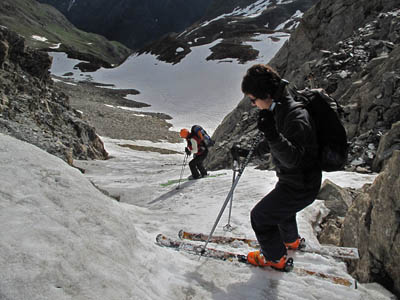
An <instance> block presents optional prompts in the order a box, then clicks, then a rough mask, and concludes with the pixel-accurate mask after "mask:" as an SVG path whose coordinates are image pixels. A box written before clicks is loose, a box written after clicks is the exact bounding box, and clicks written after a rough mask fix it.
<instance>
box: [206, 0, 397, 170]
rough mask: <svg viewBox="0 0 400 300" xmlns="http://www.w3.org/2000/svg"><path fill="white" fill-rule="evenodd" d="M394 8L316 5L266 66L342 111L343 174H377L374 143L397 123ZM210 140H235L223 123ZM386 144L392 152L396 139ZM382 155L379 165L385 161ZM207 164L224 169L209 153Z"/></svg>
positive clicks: (377, 3) (386, 3)
mask: <svg viewBox="0 0 400 300" xmlns="http://www.w3.org/2000/svg"><path fill="white" fill-rule="evenodd" d="M396 4H397V6H398V3H396V1H384V3H381V1H362V3H358V2H357V4H352V3H351V4H349V3H348V1H320V2H318V3H317V4H316V5H315V6H313V7H312V8H311V9H310V10H309V11H308V12H307V13H306V14H305V15H304V18H303V20H302V21H301V23H300V25H299V26H298V28H297V29H296V30H295V32H294V33H293V34H292V35H291V37H290V39H289V41H288V42H287V43H285V45H284V46H283V47H282V48H281V49H280V51H279V52H278V53H277V55H276V56H275V57H274V58H273V59H272V60H271V62H270V64H271V65H272V66H274V67H275V68H276V69H277V70H278V71H279V73H280V74H282V77H284V78H286V79H288V80H289V81H290V82H291V83H292V84H295V85H296V86H297V87H298V88H304V87H322V88H324V89H326V90H327V91H328V92H329V93H330V94H331V95H333V96H334V97H335V98H336V99H337V100H338V101H339V103H340V104H341V105H342V106H343V108H344V110H345V120H344V122H345V127H346V130H347V133H348V137H349V141H350V142H351V150H350V155H349V162H348V165H347V169H348V170H357V171H371V169H372V165H374V167H373V170H374V171H379V170H380V167H381V166H382V165H383V163H384V162H382V161H380V160H381V159H383V158H382V156H381V157H380V158H379V159H378V160H377V161H376V160H375V158H376V153H377V149H378V147H379V142H380V140H381V139H380V137H381V136H382V135H383V134H385V133H386V132H388V131H389V130H391V128H392V124H394V123H395V122H397V121H399V120H400V97H399V95H400V80H399V79H400V73H399V70H400V65H399V64H400V47H399V45H400V36H399V32H400V30H399V28H400V9H399V8H398V7H397V8H396ZM343 24H346V26H343ZM347 24H348V25H347ZM339 29H340V30H339ZM245 112H246V113H247V111H245ZM227 118H228V117H227ZM230 118H233V119H232V120H229V121H227V120H225V122H229V123H238V122H239V121H240V118H241V115H240V114H239V113H234V114H231V115H230ZM247 130H248V129H247V128H243V130H242V133H244V132H246V131H247ZM393 132H395V131H393ZM215 134H216V136H221V137H224V136H229V139H230V140H231V141H233V142H234V141H235V140H239V139H240V136H236V137H233V136H232V135H231V134H230V132H229V131H227V129H226V128H225V123H222V124H221V125H220V127H219V128H217V130H216V132H215ZM391 139H392V145H391V146H393V145H395V144H396V142H395V140H396V138H393V137H392V138H391ZM217 142H222V141H218V139H217ZM395 147H398V146H395ZM385 155H386V156H384V157H385V158H384V160H386V159H388V158H389V156H388V155H387V154H386V153H385ZM374 161H376V162H375V164H374ZM208 163H209V164H210V166H213V167H215V168H218V166H220V167H223V166H224V160H221V161H219V159H218V158H217V157H214V156H213V154H212V153H211V154H210V159H209V161H208Z"/></svg>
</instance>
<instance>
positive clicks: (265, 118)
mask: <svg viewBox="0 0 400 300" xmlns="http://www.w3.org/2000/svg"><path fill="white" fill-rule="evenodd" d="M257 127H258V129H259V130H260V131H262V132H264V135H265V138H266V139H267V140H268V141H272V140H274V139H276V138H277V137H278V136H279V134H278V131H277V130H276V126H275V119H274V114H273V113H272V111H269V110H268V109H262V110H260V112H259V114H258V122H257Z"/></svg>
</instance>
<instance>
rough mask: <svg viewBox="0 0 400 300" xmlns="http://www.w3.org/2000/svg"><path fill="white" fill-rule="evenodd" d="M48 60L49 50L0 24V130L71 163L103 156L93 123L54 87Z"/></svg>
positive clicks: (102, 148)
mask: <svg viewBox="0 0 400 300" xmlns="http://www.w3.org/2000/svg"><path fill="white" fill-rule="evenodd" d="M51 63H52V60H51V58H50V57H49V56H48V55H47V53H45V52H39V51H34V50H32V49H30V48H28V47H26V43H25V39H24V38H23V37H21V36H20V35H18V34H16V33H14V32H11V31H9V30H8V29H6V28H4V27H0V132H1V133H4V134H7V135H11V136H14V137H16V138H18V139H20V140H23V141H26V142H29V143H31V144H34V145H36V146H38V147H39V148H42V149H44V150H46V151H47V152H49V153H51V154H54V155H56V156H58V157H60V158H62V159H64V160H65V161H67V162H68V163H70V164H72V161H73V159H74V158H79V159H95V158H96V159H105V158H106V157H107V156H108V154H107V152H106V151H105V149H104V146H103V142H102V141H101V140H100V138H99V137H98V136H97V134H96V131H95V129H94V128H93V127H92V126H90V125H89V124H87V123H85V122H84V121H83V120H82V119H81V117H80V113H79V112H78V111H76V110H73V109H72V108H71V107H70V104H69V99H68V97H67V96H66V95H65V94H64V93H60V92H58V91H56V90H55V89H54V88H53V82H52V80H51V79H50V76H49V71H48V70H49V68H50V66H51ZM27 155H29V154H27Z"/></svg>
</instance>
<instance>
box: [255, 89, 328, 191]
mask: <svg viewBox="0 0 400 300" xmlns="http://www.w3.org/2000/svg"><path fill="white" fill-rule="evenodd" d="M275 101H276V102H275V103H276V106H275V108H274V110H273V114H274V118H275V124H276V129H277V131H278V133H279V136H278V138H276V139H274V140H272V141H267V140H264V141H262V142H261V143H260V144H259V145H258V147H257V149H256V152H257V153H258V154H262V153H267V152H270V153H271V155H272V160H273V163H274V165H275V166H276V172H277V176H278V178H279V182H280V183H282V184H288V185H289V187H293V188H299V189H309V188H312V187H315V186H316V185H319V184H320V180H321V168H320V167H319V161H318V143H317V138H316V130H315V125H314V122H313V120H312V119H311V117H310V115H309V113H308V111H307V110H306V109H305V108H304V107H303V105H302V104H301V103H299V102H295V101H294V100H293V98H292V97H291V96H290V95H289V94H286V93H285V94H284V96H282V97H281V98H280V99H279V100H275Z"/></svg>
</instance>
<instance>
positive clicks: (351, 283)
mask: <svg viewBox="0 0 400 300" xmlns="http://www.w3.org/2000/svg"><path fill="white" fill-rule="evenodd" d="M156 243H157V244H158V245H159V246H162V247H167V248H172V249H174V250H177V251H183V252H186V253H189V254H193V255H199V256H200V255H201V256H204V257H209V258H213V259H219V260H223V261H229V262H239V263H244V264H249V263H248V262H247V255H244V254H239V253H233V252H229V251H223V250H217V249H213V248H206V249H203V246H202V245H196V244H194V243H190V242H184V241H182V240H178V239H172V238H169V237H167V236H165V235H163V234H161V233H160V234H159V235H157V237H156ZM263 270H265V271H271V272H281V271H278V270H275V269H273V268H263ZM287 271H289V270H287ZM290 272H293V273H295V274H297V275H300V276H313V277H316V278H319V279H323V280H327V281H329V282H331V283H333V284H339V285H343V286H346V287H352V288H357V282H356V281H355V280H354V279H348V278H344V277H340V276H335V275H330V274H326V273H323V272H318V271H312V270H308V269H305V268H302V267H295V266H291V267H290Z"/></svg>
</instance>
